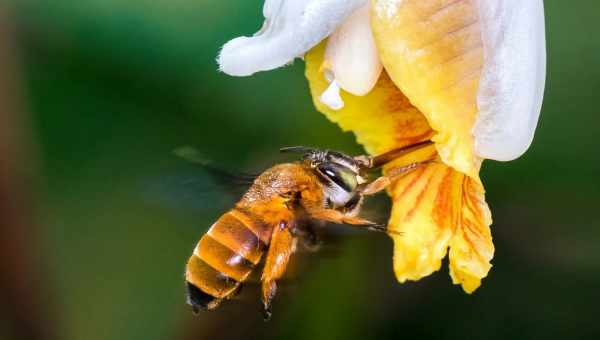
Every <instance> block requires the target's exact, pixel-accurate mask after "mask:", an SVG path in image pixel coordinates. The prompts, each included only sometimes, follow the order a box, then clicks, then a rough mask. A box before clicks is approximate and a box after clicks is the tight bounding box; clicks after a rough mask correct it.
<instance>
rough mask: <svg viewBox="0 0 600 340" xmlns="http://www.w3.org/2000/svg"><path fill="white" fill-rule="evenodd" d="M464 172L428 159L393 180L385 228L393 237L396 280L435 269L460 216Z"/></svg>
mask: <svg viewBox="0 0 600 340" xmlns="http://www.w3.org/2000/svg"><path fill="white" fill-rule="evenodd" d="M463 178H464V175H463V174H461V173H459V172H457V171H455V170H453V169H452V168H450V167H448V166H446V165H444V164H441V163H431V164H428V165H426V166H424V167H421V168H418V169H416V170H414V171H413V172H411V173H408V174H407V175H405V176H404V177H402V178H400V179H399V180H398V181H396V182H395V183H394V184H393V186H392V188H391V189H390V193H391V196H392V201H393V206H392V213H391V217H390V221H389V226H388V228H389V229H390V230H392V231H396V232H399V233H400V234H391V235H392V238H393V239H394V272H395V274H396V277H397V278H398V281H400V282H404V281H406V280H418V279H420V278H422V277H424V276H427V275H429V274H431V273H432V272H434V271H436V270H438V269H439V268H440V266H441V261H442V259H443V258H444V256H446V251H447V249H448V244H449V242H450V240H451V239H452V236H453V235H454V230H455V226H456V223H457V221H458V218H459V210H460V203H461V202H460V200H461V196H460V193H461V185H462V179H463Z"/></svg>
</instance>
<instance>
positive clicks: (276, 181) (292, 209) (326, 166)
mask: <svg viewBox="0 0 600 340" xmlns="http://www.w3.org/2000/svg"><path fill="white" fill-rule="evenodd" d="M430 144H431V143H430V142H423V143H419V144H416V145H413V146H411V147H408V148H402V149H396V150H392V151H390V152H387V153H385V154H382V155H380V156H376V157H369V156H357V157H351V156H348V155H345V154H343V153H341V152H336V151H330V150H318V149H312V148H306V147H290V148H284V149H281V151H283V152H299V153H303V156H302V158H301V160H300V161H297V162H292V163H283V164H278V165H275V166H273V167H271V168H270V169H267V170H266V171H264V172H263V173H262V174H260V175H259V176H258V177H257V178H256V179H255V180H254V182H253V184H252V185H251V187H250V188H249V189H248V191H247V192H246V193H245V194H244V195H243V196H242V198H241V199H240V200H239V201H238V202H237V203H236V204H235V206H234V207H233V208H232V209H231V210H229V211H227V212H226V213H225V214H223V215H221V217H219V218H218V219H217V221H216V222H215V223H213V225H212V226H211V227H210V229H209V230H208V232H207V233H206V234H205V235H203V236H202V238H201V239H200V241H199V242H198V243H197V245H196V247H195V248H194V251H193V254H192V256H191V257H190V258H189V260H188V262H187V266H186V272H185V280H186V282H185V283H186V288H187V303H188V304H189V305H191V307H192V309H193V311H194V312H198V310H200V309H203V310H213V309H215V308H217V307H218V306H219V305H220V304H221V303H222V302H223V301H224V300H227V299H229V298H231V297H233V296H234V295H235V294H236V293H237V292H238V291H239V289H240V288H241V285H242V283H244V281H246V279H247V278H248V276H249V275H250V274H251V273H252V272H253V271H254V270H255V269H256V268H257V266H258V265H259V264H260V263H261V259H262V258H263V256H266V257H265V259H264V264H263V267H262V276H261V286H262V305H263V311H264V313H265V319H268V318H269V317H270V316H271V303H272V301H273V298H274V296H275V293H276V291H277V283H276V281H277V280H278V279H280V278H281V277H282V276H283V274H284V273H285V270H286V266H287V264H288V262H289V259H290V256H291V255H292V253H293V251H294V246H295V240H296V238H297V237H299V236H300V235H305V234H306V233H307V229H306V228H303V225H304V223H300V221H305V220H321V221H326V222H332V223H339V224H348V225H353V226H359V227H364V228H366V229H368V230H373V231H381V232H386V231H387V228H386V226H385V225H382V224H379V223H376V222H372V221H369V220H367V219H364V218H361V217H360V216H358V214H359V212H360V208H361V204H362V202H363V198H364V196H367V195H372V194H375V193H377V192H380V191H381V190H383V189H385V188H386V187H387V186H388V185H389V184H390V183H391V182H392V181H393V180H394V179H395V178H396V177H398V176H402V174H405V173H407V172H408V171H410V170H412V169H414V168H416V167H417V166H419V165H421V164H423V163H424V162H420V163H413V164H409V165H407V166H404V167H401V168H397V169H394V170H393V171H389V172H388V173H387V176H380V177H378V178H377V179H375V180H373V181H367V179H366V178H367V177H366V175H367V173H368V171H371V170H373V169H376V168H378V167H381V166H382V165H384V164H386V163H388V162H390V161H392V160H393V159H395V158H397V157H399V156H401V155H403V154H405V153H408V152H412V151H413V150H415V149H417V148H423V147H426V146H428V145H430ZM425 162H426V161H425ZM308 232H310V231H309V230H308ZM265 254H266V255H265Z"/></svg>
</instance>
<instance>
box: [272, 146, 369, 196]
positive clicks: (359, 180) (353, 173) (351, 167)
mask: <svg viewBox="0 0 600 340" xmlns="http://www.w3.org/2000/svg"><path fill="white" fill-rule="evenodd" d="M281 151H282V152H299V153H303V156H302V160H303V161H304V162H305V163H306V164H307V165H308V166H309V167H310V168H311V169H313V171H315V173H316V174H317V175H318V176H319V178H320V179H321V180H322V181H323V183H324V184H325V188H326V190H325V194H326V196H327V197H328V199H329V201H330V202H332V203H333V204H334V205H335V206H343V205H345V204H346V203H347V202H348V201H349V200H351V199H352V198H353V197H354V196H355V194H356V189H357V188H358V186H359V185H360V184H363V183H365V179H364V178H363V177H362V176H361V174H360V170H361V167H360V165H359V164H358V162H357V161H356V160H355V159H354V158H352V157H350V156H348V155H346V154H343V153H341V152H337V151H332V150H320V149H313V148H307V147H303V146H300V147H290V148H283V149H281Z"/></svg>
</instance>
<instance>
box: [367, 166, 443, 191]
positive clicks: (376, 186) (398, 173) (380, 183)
mask: <svg viewBox="0 0 600 340" xmlns="http://www.w3.org/2000/svg"><path fill="white" fill-rule="evenodd" d="M431 162H432V160H427V161H424V162H418V163H411V164H408V165H406V166H402V167H399V168H394V169H391V170H390V171H388V174H387V175H385V176H381V177H379V178H377V179H376V180H374V181H373V182H370V183H368V184H367V185H366V186H364V187H363V188H361V189H359V192H360V193H361V194H362V195H366V196H368V195H374V194H376V193H378V192H380V191H382V190H384V189H385V188H387V187H388V186H389V185H390V184H392V182H393V181H395V180H396V179H398V178H400V177H402V176H404V175H406V174H407V173H409V172H411V171H412V170H415V169H416V168H418V167H420V166H423V165H425V164H429V163H431Z"/></svg>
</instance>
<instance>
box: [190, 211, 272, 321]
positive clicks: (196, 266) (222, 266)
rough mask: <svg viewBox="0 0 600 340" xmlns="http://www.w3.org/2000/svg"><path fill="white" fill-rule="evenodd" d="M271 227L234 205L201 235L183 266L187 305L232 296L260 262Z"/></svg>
mask: <svg viewBox="0 0 600 340" xmlns="http://www.w3.org/2000/svg"><path fill="white" fill-rule="evenodd" d="M271 231H272V227H270V226H268V225H266V224H265V223H262V222H261V221H260V220H259V219H258V218H255V217H253V216H252V215H251V214H249V213H248V212H245V211H242V210H239V209H237V208H234V209H232V210H230V211H229V212H227V213H225V214H224V215H222V216H221V217H220V218H219V219H218V220H217V221H216V222H215V223H214V224H213V225H212V226H211V227H210V229H209V230H208V232H207V233H206V234H205V235H204V236H202V238H201V239H200V241H199V242H198V244H197V245H196V248H195V249H194V253H193V254H192V256H191V257H190V259H189V261H188V263H187V268H186V274H185V277H186V285H187V289H188V304H190V305H191V306H192V307H193V308H194V310H197V309H198V308H203V309H212V308H215V307H217V306H218V305H219V303H220V302H221V301H222V299H224V298H228V297H231V296H232V295H233V294H234V293H235V292H236V291H237V290H238V289H239V287H240V284H241V283H242V282H244V281H245V280H246V279H247V278H248V276H249V275H250V273H251V272H252V270H253V269H254V267H255V266H256V265H257V264H258V262H259V261H260V258H261V256H262V254H263V252H264V251H265V249H266V245H267V244H268V243H269V240H270V237H271Z"/></svg>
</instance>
